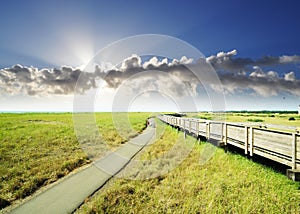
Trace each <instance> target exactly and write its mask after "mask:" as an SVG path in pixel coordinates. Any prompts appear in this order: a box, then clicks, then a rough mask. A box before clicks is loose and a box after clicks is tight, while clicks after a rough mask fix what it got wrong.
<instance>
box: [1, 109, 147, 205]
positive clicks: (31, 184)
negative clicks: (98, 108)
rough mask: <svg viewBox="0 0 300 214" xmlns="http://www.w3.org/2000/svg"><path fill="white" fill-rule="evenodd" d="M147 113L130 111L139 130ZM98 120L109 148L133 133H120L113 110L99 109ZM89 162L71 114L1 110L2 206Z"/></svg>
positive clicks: (144, 123)
mask: <svg viewBox="0 0 300 214" xmlns="http://www.w3.org/2000/svg"><path fill="white" fill-rule="evenodd" d="M148 116H149V114H148V113H131V114H129V117H130V124H131V126H132V127H133V129H134V130H135V131H136V132H141V131H142V130H143V129H144V128H145V126H146V122H145V121H146V119H147V117H148ZM96 121H97V126H98V128H99V130H100V132H101V134H102V137H103V138H104V139H105V141H106V143H107V144H108V145H109V147H110V148H115V147H118V146H119V145H120V144H121V143H124V142H125V141H126V140H128V138H129V137H132V136H133V135H130V133H129V135H127V136H125V137H124V136H120V135H119V134H118V132H117V130H116V129H115V128H114V124H113V120H112V117H111V114H110V113H97V114H96ZM89 162H90V160H89V159H88V157H87V155H86V153H85V152H84V151H83V150H82V148H81V145H80V144H79V142H78V141H77V138H76V135H75V133H74V127H73V120H72V114H67V113H61V114H52V113H51V114H50V113H49V114H46V113H41V114H37V113H30V114H0V190H1V191H0V202H1V203H0V205H1V206H2V207H4V206H6V205H8V204H9V203H11V202H13V201H15V200H16V199H20V198H24V197H26V196H28V195H31V194H32V193H33V192H35V191H36V190H37V189H39V188H40V187H41V186H45V185H47V184H49V183H52V182H54V181H56V180H57V179H59V178H61V177H63V176H65V175H67V174H68V173H69V172H71V171H73V170H74V169H76V168H78V167H80V166H83V165H84V164H87V163H89ZM1 206H0V208H1Z"/></svg>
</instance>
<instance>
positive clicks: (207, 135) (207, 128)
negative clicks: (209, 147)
mask: <svg viewBox="0 0 300 214" xmlns="http://www.w3.org/2000/svg"><path fill="white" fill-rule="evenodd" d="M209 138H210V122H206V139H207V140H208V139H209Z"/></svg>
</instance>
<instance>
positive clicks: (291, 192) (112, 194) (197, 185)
mask: <svg viewBox="0 0 300 214" xmlns="http://www.w3.org/2000/svg"><path fill="white" fill-rule="evenodd" d="M181 134H182V133H177V132H176V130H172V129H171V128H170V127H168V128H166V129H165V132H164V134H163V136H162V137H161V139H159V140H158V141H157V142H156V143H155V144H153V145H151V146H150V147H149V148H147V149H146V150H145V151H144V154H142V155H141V156H142V157H144V158H146V159H147V158H149V157H150V156H151V157H153V156H160V155H161V149H162V150H167V149H168V148H171V147H173V145H174V139H176V138H177V136H176V135H181ZM174 136H175V137H174ZM188 139H190V137H188ZM205 145H206V144H205V143H202V144H201V145H198V144H196V145H195V146H194V149H193V150H192V152H191V153H190V154H189V156H188V157H187V158H186V159H185V161H184V162H183V163H182V164H181V165H180V166H178V167H177V168H175V169H174V170H173V171H171V172H170V173H168V174H166V175H163V176H158V177H156V178H153V179H148V180H127V179H117V178H116V179H114V180H113V181H111V182H110V183H109V185H108V187H107V188H106V189H103V190H102V191H99V192H98V194H96V195H95V196H94V197H92V198H91V199H89V201H87V202H86V203H85V204H84V205H83V206H82V207H81V208H80V209H79V210H78V211H77V213H299V212H300V204H299V203H300V192H299V191H300V184H299V183H296V182H293V181H290V180H288V179H287V178H286V176H285V175H282V174H278V173H276V172H275V171H273V170H272V169H270V168H268V167H265V166H263V165H260V164H258V163H254V162H252V161H250V160H248V159H247V158H246V157H243V156H240V155H237V154H232V153H225V152H224V151H223V150H222V149H217V150H216V153H215V154H214V156H213V157H212V158H211V159H210V160H209V161H208V162H207V163H206V164H204V165H201V164H199V159H200V154H201V151H203V149H204V148H205ZM157 148H159V149H157Z"/></svg>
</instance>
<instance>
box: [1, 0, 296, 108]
mask: <svg viewBox="0 0 300 214" xmlns="http://www.w3.org/2000/svg"><path fill="white" fill-rule="evenodd" d="M299 7H300V2H299V1H297V0H287V1H277V0H275V1H258V0H251V1H248V0H244V1H240V0H239V1H238V0H228V1H221V0H219V1H218V0H216V1H202V0H198V1H174V0H173V1H99V0H98V1H96V0H85V1H82V0H72V1H71V0H70V1H68V0H62V1H58V0H51V1H47V0H45V1H37V0H36V1H34V0H27V1H22V0H11V1H1V2H0V29H1V33H0V111H73V110H74V108H76V109H78V108H79V110H82V111H87V110H89V109H90V107H89V105H92V106H93V108H92V110H94V111H112V110H115V111H124V110H130V111H196V110H197V111H206V110H221V109H224V110H297V109H298V105H299V104H300V80H299V79H300V73H299V69H300V41H299V38H300V28H299V20H300V13H299ZM137 35H165V36H166V37H165V38H169V40H171V42H170V44H171V43H172V44H174V49H173V48H172V47H171V46H170V45H169V46H168V45H167V44H166V43H163V45H161V47H160V45H156V46H155V47H154V46H153V50H154V49H155V48H156V49H155V51H156V52H155V51H153V53H154V54H152V55H151V54H149V53H148V52H147V51H146V52H147V54H148V55H147V54H145V52H143V51H141V49H139V48H140V46H143V47H144V49H143V50H144V51H145V50H146V48H145V47H146V46H147V45H148V46H149V44H150V43H151V41H152V39H151V36H144V37H147V39H148V40H147V41H149V42H146V44H145V43H144V44H142V43H138V44H139V46H138V45H136V44H137V43H136V42H135V41H137V40H134V39H133V40H131V39H127V40H126V39H125V43H126V42H127V43H126V45H127V46H124V44H125V43H124V38H132V37H134V36H137ZM137 38H140V37H139V36H138V37H137ZM156 38H157V39H158V40H159V39H161V37H159V36H153V39H154V40H155V39H156ZM174 38H176V39H178V40H177V41H176V42H177V43H176V42H175V40H174ZM129 40H130V41H129ZM120 41H121V42H120ZM173 42H174V43H173ZM116 43H117V45H115V46H114V44H116ZM179 43H180V44H179ZM183 43H186V44H188V45H190V47H192V48H190V49H189V50H191V51H189V50H188V48H186V49H182V52H181V51H180V50H181V49H178V48H177V44H178V46H180V45H181V44H183ZM112 44H113V45H112ZM130 44H131V45H130ZM153 44H154V43H153ZM122 45H123V46H122ZM148 46H147V48H149V47H148ZM105 47H108V49H109V50H110V51H111V52H112V53H115V54H114V55H113V56H112V55H111V54H109V53H110V52H109V51H108V49H106V50H105V51H103V48H105ZM112 47H114V48H115V49H114V50H113V51H112V50H111V48H112ZM117 47H119V48H117ZM122 47H126V50H125V49H124V48H122ZM162 47H163V48H162ZM159 48H161V49H164V48H165V49H168V50H169V51H168V52H163V51H162V50H159ZM176 48H177V49H176ZM184 48H185V47H184ZM127 49H128V50H127ZM192 49H193V50H192ZM194 49H197V50H198V51H199V53H198V52H197V53H198V54H194V55H193V54H191V55H189V54H190V53H191V52H193V51H194ZM129 50H130V51H131V52H130V51H129ZM99 51H100V55H101V54H102V55H101V56H102V59H103V58H105V60H104V61H101V60H100V59H98V58H97V60H94V61H93V60H92V59H95V56H97V55H98V56H99ZM175 52H176V54H175ZM143 53H144V55H143ZM155 53H164V56H162V55H157V56H156V55H155ZM195 53H196V52H195ZM200 53H201V54H200ZM116 54H119V55H120V56H123V59H121V58H118V57H116ZM104 55H105V56H104ZM199 58H201V59H202V60H199ZM110 59H111V61H110ZM91 60H92V61H93V62H91ZM87 65H90V66H92V67H93V68H94V67H95V69H94V70H93V71H90V70H89V71H87V70H85V68H87V67H86V66H87ZM96 67H97V68H98V70H97V69H96ZM158 71H160V72H158ZM194 71H195V72H196V73H197V74H196V77H195V75H193V73H195V72H194ZM212 73H215V74H216V75H217V76H218V81H217V82H216V81H215V80H212V78H216V76H213V75H215V74H212ZM74 94H79V95H75V99H74ZM86 99H87V100H89V101H86ZM220 100H222V102H221V101H220ZM78 103H80V105H78ZM82 103H86V106H88V107H82V106H83V105H81V104H82ZM190 103H193V104H190ZM223 104H224V105H223ZM81 108H82V109H81Z"/></svg>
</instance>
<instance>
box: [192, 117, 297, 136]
mask: <svg viewBox="0 0 300 214" xmlns="http://www.w3.org/2000/svg"><path fill="white" fill-rule="evenodd" d="M220 115H221V116H220ZM187 117H194V118H201V119H207V120H219V118H221V120H222V121H227V122H239V123H242V122H256V123H258V124H259V123H263V124H275V125H282V126H295V127H298V128H297V130H298V131H300V115H299V114H296V113H294V114H292V113H248V112H245V113H244V112H241V113H231V112H229V113H226V114H219V113H209V112H201V113H188V114H187ZM291 117H293V118H294V119H295V120H290V118H291ZM275 130H281V129H280V128H277V129H276V128H275ZM284 130H286V129H284ZM284 130H283V131H284ZM290 131H293V132H294V131H295V130H294V129H293V130H290Z"/></svg>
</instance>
